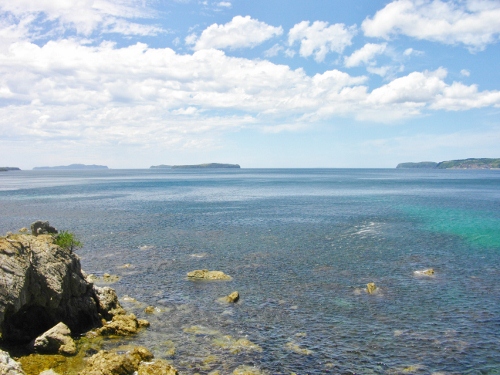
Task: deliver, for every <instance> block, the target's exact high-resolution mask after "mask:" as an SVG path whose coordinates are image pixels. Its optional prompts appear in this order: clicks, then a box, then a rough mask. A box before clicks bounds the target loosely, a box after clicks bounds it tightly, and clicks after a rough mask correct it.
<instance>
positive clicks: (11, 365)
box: [0, 350, 26, 375]
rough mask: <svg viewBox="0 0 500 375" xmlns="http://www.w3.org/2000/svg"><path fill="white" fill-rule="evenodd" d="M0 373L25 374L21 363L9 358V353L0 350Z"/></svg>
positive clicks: (5, 374)
mask: <svg viewBox="0 0 500 375" xmlns="http://www.w3.org/2000/svg"><path fill="white" fill-rule="evenodd" d="M0 374H2V375H26V373H25V372H24V371H23V369H22V368H21V365H20V364H19V363H18V362H16V361H14V360H13V359H12V358H10V355H9V353H7V352H4V351H3V350H0Z"/></svg>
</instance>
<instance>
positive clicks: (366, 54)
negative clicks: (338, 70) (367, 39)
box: [344, 43, 387, 68]
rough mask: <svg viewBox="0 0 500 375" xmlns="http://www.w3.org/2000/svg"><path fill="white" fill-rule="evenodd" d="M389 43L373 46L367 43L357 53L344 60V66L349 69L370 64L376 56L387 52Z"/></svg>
mask: <svg viewBox="0 0 500 375" xmlns="http://www.w3.org/2000/svg"><path fill="white" fill-rule="evenodd" d="M386 48H387V43H383V44H373V43H367V44H365V45H364V46H363V47H361V48H360V49H358V50H357V51H354V52H353V53H352V55H351V56H349V57H346V58H345V59H344V65H345V66H346V67H348V68H351V67H354V66H359V65H361V64H366V65H368V64H370V63H371V62H372V61H373V59H374V58H375V56H377V55H380V54H382V53H384V52H385V50H386Z"/></svg>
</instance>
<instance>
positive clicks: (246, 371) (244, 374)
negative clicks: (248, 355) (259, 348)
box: [233, 365, 267, 375]
mask: <svg viewBox="0 0 500 375" xmlns="http://www.w3.org/2000/svg"><path fill="white" fill-rule="evenodd" d="M266 374H267V372H265V371H262V370H261V369H259V368H257V367H253V366H246V365H241V366H238V367H237V368H235V369H234V371H233V375H266Z"/></svg>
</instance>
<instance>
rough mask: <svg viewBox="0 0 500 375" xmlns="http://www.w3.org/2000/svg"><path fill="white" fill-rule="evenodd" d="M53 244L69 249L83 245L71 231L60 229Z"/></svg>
mask: <svg viewBox="0 0 500 375" xmlns="http://www.w3.org/2000/svg"><path fill="white" fill-rule="evenodd" d="M54 242H55V244H56V245H57V246H59V247H62V248H63V249H69V250H71V251H73V250H76V249H79V248H81V247H82V246H83V243H81V242H80V241H79V240H78V239H77V238H76V237H75V235H74V234H73V233H71V232H68V231H65V230H62V231H61V232H59V233H58V234H57V235H56V237H55V241H54Z"/></svg>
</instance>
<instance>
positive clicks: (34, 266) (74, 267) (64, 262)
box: [0, 234, 106, 343]
mask: <svg viewBox="0 0 500 375" xmlns="http://www.w3.org/2000/svg"><path fill="white" fill-rule="evenodd" d="M0 283H1V288H0V333H1V334H2V338H3V340H4V341H6V342H18V343H28V342H30V341H31V340H33V339H34V338H36V337H37V336H39V335H40V334H42V333H43V332H45V331H47V330H48V329H49V328H52V327H54V326H55V325H56V324H58V323H59V322H63V323H64V324H66V325H67V326H68V327H69V328H70V329H71V332H72V333H73V334H78V333H81V332H85V331H88V330H89V329H92V328H95V327H98V326H101V318H102V316H103V315H106V313H105V312H104V311H101V307H100V304H99V299H98V296H97V295H96V292H95V290H94V287H93V284H92V283H89V282H87V281H86V280H85V278H84V275H83V273H82V270H81V266H80V260H79V258H78V256H77V255H75V254H74V253H72V252H71V250H69V249H63V248H61V247H59V246H57V245H56V244H55V243H54V239H53V237H52V236H50V235H47V234H41V235H38V236H33V235H29V234H15V235H8V236H6V237H0Z"/></svg>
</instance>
